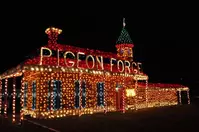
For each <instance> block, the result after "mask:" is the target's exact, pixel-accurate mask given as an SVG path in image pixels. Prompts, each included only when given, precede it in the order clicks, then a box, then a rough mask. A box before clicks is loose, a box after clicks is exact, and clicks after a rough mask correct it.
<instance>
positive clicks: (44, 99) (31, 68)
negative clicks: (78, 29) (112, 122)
mask: <svg viewBox="0 0 199 132" xmlns="http://www.w3.org/2000/svg"><path fill="white" fill-rule="evenodd" d="M45 32H46V34H47V35H48V38H49V40H48V44H47V45H46V46H43V47H41V48H40V49H39V54H37V55H35V56H34V57H32V58H30V59H27V60H26V61H25V62H23V63H22V64H20V65H18V66H17V67H16V68H13V69H11V70H8V71H6V72H5V73H3V74H2V75H1V82H0V83H1V85H0V86H1V87H0V92H1V93H3V95H4V97H3V98H4V99H3V98H2V94H1V97H0V109H3V110H2V111H4V113H1V114H4V115H5V116H6V115H7V107H8V106H7V103H6V102H7V94H8V93H7V92H8V81H9V79H10V78H12V79H13V80H12V88H11V89H12V90H11V91H12V95H13V99H12V100H13V103H12V107H13V108H12V110H13V115H12V117H13V122H15V118H16V117H15V107H16V106H15V104H16V96H15V95H16V78H17V77H21V85H20V87H21V93H20V98H21V110H20V120H23V118H24V115H31V116H32V117H34V118H58V117H64V116H67V115H79V116H81V115H82V114H93V113H98V112H104V113H106V112H110V111H121V112H123V113H124V112H125V111H126V110H137V109H141V108H148V107H159V106H169V105H177V104H180V103H181V92H182V91H185V92H186V95H187V100H188V101H187V103H190V100H189V88H188V87H185V86H182V85H174V84H152V83H148V76H147V75H146V74H144V73H143V70H142V64H141V63H140V62H134V61H133V60H134V59H133V47H134V44H133V42H132V40H131V38H130V36H129V34H128V32H127V30H126V28H125V22H123V28H122V31H121V34H120V36H119V38H118V40H117V42H116V51H117V53H111V52H103V51H99V50H92V49H87V48H79V47H74V46H70V45H62V44H58V43H57V39H58V35H59V34H60V33H61V32H62V30H61V29H58V28H54V27H50V28H48V29H46V31H45ZM2 111H1V112H2Z"/></svg>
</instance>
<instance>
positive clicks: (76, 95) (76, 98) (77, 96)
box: [75, 80, 80, 108]
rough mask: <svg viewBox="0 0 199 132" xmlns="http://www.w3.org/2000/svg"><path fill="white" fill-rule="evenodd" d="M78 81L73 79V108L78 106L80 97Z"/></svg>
mask: <svg viewBox="0 0 199 132" xmlns="http://www.w3.org/2000/svg"><path fill="white" fill-rule="evenodd" d="M79 96H80V90H79V81H78V80H77V81H75V108H79V99H80V97H79Z"/></svg>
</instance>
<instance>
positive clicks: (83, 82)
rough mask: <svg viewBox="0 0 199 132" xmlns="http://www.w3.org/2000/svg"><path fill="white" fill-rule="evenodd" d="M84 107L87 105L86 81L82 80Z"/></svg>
mask: <svg viewBox="0 0 199 132" xmlns="http://www.w3.org/2000/svg"><path fill="white" fill-rule="evenodd" d="M81 86H82V107H83V108H85V107H86V82H85V81H82V85H81Z"/></svg>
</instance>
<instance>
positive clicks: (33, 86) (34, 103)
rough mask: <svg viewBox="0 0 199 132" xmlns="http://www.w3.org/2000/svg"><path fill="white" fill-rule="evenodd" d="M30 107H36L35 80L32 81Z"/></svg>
mask: <svg viewBox="0 0 199 132" xmlns="http://www.w3.org/2000/svg"><path fill="white" fill-rule="evenodd" d="M32 109H33V110H35V109H36V81H33V82H32Z"/></svg>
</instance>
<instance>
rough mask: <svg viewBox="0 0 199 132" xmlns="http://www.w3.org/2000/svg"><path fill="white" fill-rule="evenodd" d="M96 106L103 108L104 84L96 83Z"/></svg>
mask: <svg viewBox="0 0 199 132" xmlns="http://www.w3.org/2000/svg"><path fill="white" fill-rule="evenodd" d="M97 105H98V106H104V83H103V82H99V83H97Z"/></svg>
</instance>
